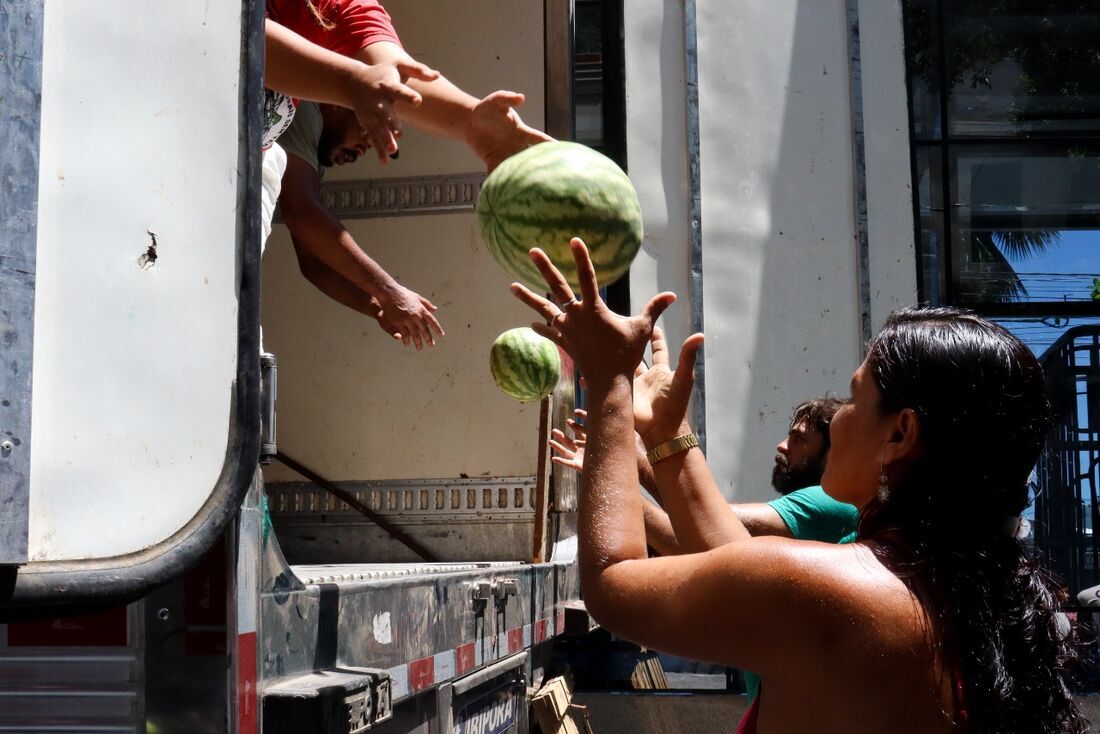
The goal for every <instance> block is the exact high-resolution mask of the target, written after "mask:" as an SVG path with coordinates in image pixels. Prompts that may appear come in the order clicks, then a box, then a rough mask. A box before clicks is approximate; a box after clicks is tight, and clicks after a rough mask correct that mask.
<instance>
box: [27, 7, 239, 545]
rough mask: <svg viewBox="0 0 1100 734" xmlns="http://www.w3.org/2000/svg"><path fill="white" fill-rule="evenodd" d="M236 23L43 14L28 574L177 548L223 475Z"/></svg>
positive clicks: (127, 10)
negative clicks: (41, 565) (44, 567)
mask: <svg viewBox="0 0 1100 734" xmlns="http://www.w3.org/2000/svg"><path fill="white" fill-rule="evenodd" d="M240 16H241V8H240V6H239V5H234V4H232V3H228V4H226V3H209V2H208V3H190V2H185V3H158V4H156V6H155V8H153V7H151V6H150V5H149V4H148V3H145V2H141V1H140V0H125V1H122V0H120V1H119V2H112V3H109V4H102V3H84V2H58V3H49V4H48V6H47V7H46V15H45V37H46V42H45V49H44V67H43V68H44V71H43V94H42V128H41V131H42V136H41V140H42V149H41V174H40V190H39V223H38V233H39V236H38V281H37V294H36V311H35V319H36V326H37V328H36V331H35V344H34V395H33V441H34V452H33V459H32V462H33V463H32V472H31V477H32V483H31V496H30V558H31V560H35V561H55V560H71V559H83V558H97V557H108V556H115V555H120V554H125V553H130V552H134V551H138V550H141V549H143V548H146V547H148V546H151V545H153V544H155V543H157V542H158V541H161V540H163V539H165V538H167V537H169V536H171V535H172V534H173V533H174V532H176V531H177V530H178V529H179V528H181V527H182V526H183V525H184V524H185V523H187V521H188V520H189V519H190V518H192V517H193V516H194V515H195V513H196V511H197V510H198V509H199V507H200V506H201V505H202V504H203V502H204V501H205V500H206V499H207V496H208V495H209V493H210V491H211V490H212V489H213V488H214V487H215V485H216V483H217V480H218V477H219V474H220V473H221V471H222V466H223V464H224V463H225V461H226V445H227V437H228V430H229V425H230V420H229V411H230V390H231V387H232V382H233V380H234V377H235V370H236V358H237V299H236V285H237V284H236V257H237V253H236V244H235V239H236V226H237V220H238V215H237V212H236V211H235V208H236V202H237V200H238V199H237V189H238V172H237V158H238V149H239V141H238V125H239V123H238V105H239V100H238V95H239V75H240V58H241V28H240V26H241V17H240ZM136 25H140V26H142V27H143V31H142V32H141V33H135V31H134V28H135V26H136ZM89 29H95V31H94V32H89ZM106 49H110V52H109V53H107V52H105V50H106ZM257 154H258V152H257ZM104 192H110V195H109V196H105V195H104ZM151 233H152V234H151ZM154 234H155V237H156V244H157V249H156V255H157V257H156V261H155V263H151V264H149V265H148V266H147V267H143V265H142V262H141V261H140V258H141V257H142V256H143V255H146V254H147V251H148V249H149V247H150V245H151V244H152V241H153V235H154Z"/></svg>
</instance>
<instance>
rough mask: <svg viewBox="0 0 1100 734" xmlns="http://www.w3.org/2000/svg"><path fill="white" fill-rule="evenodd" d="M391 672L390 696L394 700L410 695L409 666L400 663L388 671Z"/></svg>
mask: <svg viewBox="0 0 1100 734" xmlns="http://www.w3.org/2000/svg"><path fill="white" fill-rule="evenodd" d="M386 672H388V673H389V674H390V696H392V698H393V700H395V701H396V700H397V699H399V698H404V697H405V696H407V695H409V666H408V664H403V665H398V666H395V667H393V668H390V669H389V670H388V671H386Z"/></svg>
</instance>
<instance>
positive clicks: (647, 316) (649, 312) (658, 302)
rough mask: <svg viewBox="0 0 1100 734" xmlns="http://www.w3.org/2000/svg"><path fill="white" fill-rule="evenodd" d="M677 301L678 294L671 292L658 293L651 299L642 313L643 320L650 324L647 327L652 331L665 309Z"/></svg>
mask: <svg viewBox="0 0 1100 734" xmlns="http://www.w3.org/2000/svg"><path fill="white" fill-rule="evenodd" d="M675 300H676V294H675V293H671V292H669V291H665V292H664V293H658V294H657V295H655V296H653V298H651V299H649V303H647V304H646V305H645V308H643V309H642V313H641V318H642V319H643V320H644V321H648V322H649V323H648V324H646V327H647V328H649V329H652V328H653V325H654V324H655V323H657V319H658V318H660V317H661V314H663V313H664V312H665V309H666V308H668V307H669V306H671V305H672V304H673V302H674V301H675ZM654 362H656V357H654Z"/></svg>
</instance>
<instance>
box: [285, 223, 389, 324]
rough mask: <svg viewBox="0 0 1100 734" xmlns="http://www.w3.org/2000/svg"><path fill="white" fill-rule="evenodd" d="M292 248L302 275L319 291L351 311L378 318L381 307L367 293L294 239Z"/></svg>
mask: <svg viewBox="0 0 1100 734" xmlns="http://www.w3.org/2000/svg"><path fill="white" fill-rule="evenodd" d="M292 239H293V238H292ZM294 248H295V250H297V251H298V266H299V268H300V269H301V271H302V275H303V276H305V278H306V280H308V281H309V282H310V283H312V284H313V285H314V286H316V287H317V289H318V290H319V291H321V292H322V293H324V294H325V295H326V296H328V297H329V298H331V299H332V300H334V301H336V302H337V303H339V304H341V305H343V306H347V307H348V308H350V309H352V310H353V311H358V312H359V313H361V314H363V315H364V316H370V317H371V318H375V319H376V318H378V314H379V313H380V312H381V309H380V308H379V306H378V302H377V301H375V300H373V299H372V298H371V295H370V294H369V293H367V292H366V291H364V290H362V289H361V288H357V287H356V286H355V284H354V283H352V282H351V281H350V280H348V279H347V278H345V277H343V276H342V275H340V274H339V273H338V272H336V271H335V270H333V269H332V268H330V267H329V266H327V265H325V264H324V263H323V262H322V261H321V260H319V259H317V258H315V257H313V256H311V255H310V254H309V253H308V251H306V250H305V248H304V247H302V246H301V245H300V243H299V242H298V241H297V240H295V241H294Z"/></svg>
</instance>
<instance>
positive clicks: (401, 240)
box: [263, 0, 545, 482]
mask: <svg viewBox="0 0 1100 734" xmlns="http://www.w3.org/2000/svg"><path fill="white" fill-rule="evenodd" d="M388 10H389V11H390V13H391V15H392V17H393V21H394V26H395V27H396V29H397V32H398V33H399V34H400V36H401V40H402V43H403V45H404V46H405V48H406V49H407V50H408V51H409V53H411V54H412V55H413V56H414V57H416V58H417V59H418V60H421V61H423V62H425V63H427V64H430V65H432V66H433V67H435V68H437V69H439V70H440V71H441V72H442V73H443V74H444V75H446V76H447V78H448V79H450V80H452V81H453V82H454V83H455V84H456V85H457V86H459V87H461V88H462V89H464V90H466V91H468V92H469V93H471V94H473V95H476V96H479V97H480V96H484V95H487V94H489V93H490V92H492V91H495V90H497V89H510V90H514V91H519V92H523V93H525V94H526V96H527V101H526V103H525V104H524V106H523V107H522V108H521V110H520V111H521V112H522V114H523V117H524V119H525V120H526V121H527V122H529V123H530V124H531V125H533V126H536V127H540V128H541V127H542V124H543V123H542V121H543V118H544V114H545V112H544V109H545V108H544V96H545V95H544V50H543V49H544V42H543V7H542V3H513V2H508V1H507V0H492V1H491V2H486V1H484V0H476V1H474V0H462V1H460V2H453V3H435V2H430V3H396V4H393V5H392V6H390V7H389V8H388ZM500 18H507V19H508V20H507V21H506V23H505V25H504V27H506V28H507V32H491V33H490V32H486V29H488V28H499V27H501V21H500V20H499V19H500ZM471 39H476V42H474V43H471ZM405 129H406V135H405V137H404V138H403V139H402V141H401V155H400V157H399V159H398V160H396V161H393V162H391V163H390V164H389V165H386V166H380V165H379V164H378V162H377V160H376V159H374V158H373V157H372V156H369V155H368V156H364V157H363V158H362V159H361V160H359V161H358V162H356V163H355V164H353V165H349V166H337V167H334V168H332V169H329V170H328V171H327V172H326V174H325V179H326V180H331V181H340V180H348V179H378V178H388V177H405V176H436V175H444V174H457V173H471V172H475V171H483V170H484V166H483V164H482V163H481V162H480V161H479V160H478V159H477V157H476V156H474V155H473V154H472V153H471V152H470V151H469V148H468V147H467V146H466V145H465V144H464V143H462V142H460V141H452V140H441V139H438V138H434V137H431V136H428V135H426V134H423V133H420V132H418V131H416V130H415V129H414V128H413V127H412V126H411V125H408V124H406V126H405ZM345 226H346V227H347V228H348V231H349V232H350V233H351V234H352V236H353V237H354V238H355V240H356V242H357V243H358V244H359V245H360V246H361V247H363V248H364V249H365V251H366V252H367V253H368V254H370V255H371V257H373V258H374V259H375V260H376V261H377V262H378V263H379V264H380V265H381V266H382V267H383V268H385V269H386V270H387V271H388V272H389V273H390V274H392V275H393V276H395V277H396V278H397V279H398V280H399V281H400V282H401V283H402V284H404V285H405V286H407V287H409V288H411V289H413V290H414V291H416V292H418V293H420V294H421V295H423V296H425V297H426V298H428V299H430V300H431V301H432V302H433V303H435V305H436V306H438V307H439V311H438V313H437V316H438V317H439V320H440V323H441V324H442V325H443V328H444V329H445V330H446V331H447V336H446V337H445V338H443V339H442V340H440V341H439V343H438V346H437V347H435V348H434V349H425V350H424V351H423V352H417V351H415V349H413V348H412V347H408V348H405V347H402V346H401V344H400V343H395V342H394V341H393V340H392V339H390V338H388V337H387V336H386V334H384V333H383V332H382V330H381V329H380V328H379V327H378V324H377V323H376V322H375V321H374V320H373V319H371V318H368V317H366V316H361V315H359V314H357V313H355V312H353V311H351V310H349V309H347V308H345V307H343V306H340V305H338V304H337V303H335V302H334V301H332V300H330V299H329V298H328V297H326V296H324V295H323V294H321V293H320V292H319V291H318V290H317V289H315V288H314V287H313V286H312V285H310V284H309V283H308V282H307V281H306V280H305V279H304V278H303V277H302V275H301V274H300V272H299V271H298V265H297V262H296V259H295V257H294V253H293V247H292V245H291V241H290V237H289V233H288V231H287V229H286V227H285V226H282V225H279V226H276V227H275V229H274V231H273V233H272V236H271V241H270V242H269V243H268V247H267V250H266V253H265V256H264V263H263V271H264V275H263V278H264V286H263V293H264V304H263V309H264V313H263V323H264V345H265V348H266V349H268V350H269V351H272V352H274V353H275V354H276V355H278V358H279V388H280V389H279V445H280V448H281V449H283V450H285V451H286V452H287V453H288V454H289V455H290V456H293V457H294V458H296V459H298V460H300V461H301V462H303V463H304V464H306V465H307V466H310V467H311V468H313V469H314V470H316V471H318V472H319V473H321V474H322V475H324V476H325V477H326V478H329V479H333V480H370V479H426V478H443V477H458V476H459V475H460V474H467V475H469V476H471V477H476V476H482V475H491V476H530V475H533V474H534V473H535V471H536V458H537V450H536V449H537V440H538V418H539V407H538V405H537V404H533V403H532V404H520V403H518V402H516V401H514V400H512V399H511V398H508V397H506V396H505V395H504V394H503V393H502V392H501V391H500V390H499V389H498V388H497V387H496V385H495V384H494V383H493V381H492V378H491V376H490V373H489V347H490V345H491V344H492V342H493V340H494V339H495V338H496V337H497V336H498V335H499V334H500V333H501V332H502V331H504V330H506V329H509V328H512V327H514V326H526V325H527V324H529V323H531V321H532V312H531V311H530V309H528V308H527V307H526V306H524V305H522V304H521V303H519V301H517V300H516V299H515V298H514V297H513V296H512V295H511V293H510V292H509V291H508V284H509V283H511V281H512V278H511V277H510V276H508V275H507V274H506V273H505V272H504V270H503V269H501V268H500V267H499V266H498V265H497V264H496V262H495V261H494V260H493V259H492V257H491V256H490V255H489V253H488V251H487V250H486V248H485V246H484V244H483V243H482V242H481V239H480V236H479V235H478V233H477V225H476V220H475V216H474V214H473V213H472V212H460V213H454V214H434V215H429V216H402V217H393V218H376V219H362V220H349V221H347V222H345ZM264 476H265V479H266V480H267V481H268V482H279V481H288V480H290V481H293V480H298V479H299V477H298V476H297V475H295V474H293V473H292V472H290V471H289V470H287V469H286V468H284V467H282V466H281V465H279V464H272V465H271V466H268V467H266V468H265V470H264Z"/></svg>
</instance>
